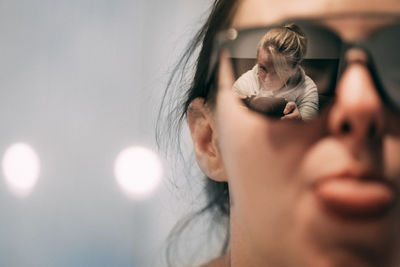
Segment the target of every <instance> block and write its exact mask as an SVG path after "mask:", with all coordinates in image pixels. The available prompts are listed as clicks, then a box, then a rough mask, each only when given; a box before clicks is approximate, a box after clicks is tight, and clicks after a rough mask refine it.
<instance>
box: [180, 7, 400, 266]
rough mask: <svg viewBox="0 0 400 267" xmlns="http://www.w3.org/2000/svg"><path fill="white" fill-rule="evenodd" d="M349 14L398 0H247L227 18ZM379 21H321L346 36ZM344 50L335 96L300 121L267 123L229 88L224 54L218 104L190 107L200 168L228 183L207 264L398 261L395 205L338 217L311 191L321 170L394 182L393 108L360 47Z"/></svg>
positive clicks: (240, 22) (398, 179)
mask: <svg viewBox="0 0 400 267" xmlns="http://www.w3.org/2000/svg"><path fill="white" fill-rule="evenodd" d="M268 10H273V11H274V12H268ZM348 12H357V13H364V12H367V13H368V12H387V13H393V12H397V13H398V14H400V2H398V1H386V0H384V1H382V0H380V1H355V0H339V1H338V0H335V1H333V0H332V1H329V0H322V1H321V0H308V1H276V2H275V1H266V0H246V1H242V3H241V5H240V6H239V9H238V12H237V14H236V15H235V17H234V21H233V25H234V26H236V27H247V26H255V25H262V24H268V23H273V22H276V21H278V20H280V19H284V18H287V17H293V16H296V17H299V16H321V15H322V16H325V15H328V14H338V13H348ZM385 23H387V22H386V21H385V20H384V19H382V20H379V21H376V20H374V21H370V22H368V21H360V20H357V19H353V20H351V19H345V20H340V21H321V24H325V25H327V26H329V27H331V28H332V29H333V30H334V31H336V32H337V33H338V34H340V35H341V36H342V38H344V39H347V40H356V39H358V38H361V37H363V36H366V35H367V34H368V32H369V31H371V29H373V28H374V27H376V25H381V24H385ZM346 58H347V60H348V63H349V64H348V66H347V68H346V70H345V72H344V73H343V75H342V77H341V79H340V80H339V82H338V85H337V90H336V91H337V97H336V102H335V103H334V104H333V106H332V107H331V108H330V110H328V111H326V112H324V113H323V114H321V116H320V117H319V118H318V119H316V120H314V121H313V122H311V123H307V124H304V123H298V122H294V121H271V120H268V119H266V118H264V117H262V116H261V115H259V114H255V113H254V112H251V111H249V110H247V109H246V108H244V107H243V105H242V104H241V102H240V100H239V99H238V97H237V96H236V95H235V94H233V93H232V90H231V86H232V84H233V82H234V81H233V76H232V75H231V73H232V70H231V67H230V65H229V63H228V60H226V59H225V58H224V56H222V58H221V64H220V73H221V75H220V76H219V77H220V78H219V79H220V80H219V91H218V94H217V101H216V106H215V107H209V106H207V105H204V104H203V99H201V98H197V99H195V100H194V101H193V102H192V104H191V105H190V108H189V112H188V123H189V126H190V131H191V134H192V138H193V142H194V151H195V155H196V157H197V160H198V163H199V166H200V168H201V169H202V170H203V172H204V173H205V174H206V175H207V176H209V177H210V178H212V179H215V180H216V181H227V182H228V184H229V190H230V196H231V202H232V204H231V219H230V222H231V243H230V252H229V253H228V254H227V255H225V256H224V257H222V258H220V259H217V260H216V261H213V262H211V263H209V265H207V266H247V267H252V266H318V267H324V266H327V267H328V266H329V267H330V266H398V265H399V262H400V261H399V259H398V258H396V256H397V255H396V254H398V253H397V251H399V240H400V232H399V231H398V225H400V208H399V205H398V204H396V205H395V206H394V207H393V208H392V209H391V211H390V212H388V213H387V214H386V215H385V216H383V217H380V218H379V219H373V220H366V219H365V220H349V219H346V220H344V219H341V218H338V217H337V216H333V215H332V214H330V213H328V212H326V210H325V209H324V208H323V207H322V206H321V203H320V201H319V199H318V197H317V196H316V194H315V192H314V191H313V186H314V185H315V183H316V182H317V181H319V180H320V179H322V178H323V177H327V176H339V175H342V176H345V175H347V176H350V177H351V178H356V179H357V178H358V177H362V176H363V174H364V173H369V174H373V176H374V178H376V179H385V180H387V181H388V182H390V183H393V184H394V187H395V188H399V187H400V157H399V156H398V155H399V154H400V119H399V118H400V116H399V115H397V114H394V113H393V112H392V111H390V110H388V109H387V108H386V107H385V105H384V103H383V102H382V100H381V98H380V97H379V95H378V93H377V91H376V88H375V85H374V83H373V80H372V77H371V74H370V72H369V70H368V69H367V68H366V66H365V60H366V57H365V54H363V52H361V51H357V50H356V51H352V50H350V51H348V53H347V54H346ZM371 129H373V130H371ZM377 177H378V178H377ZM379 177H384V178H379ZM397 257H398V256H397Z"/></svg>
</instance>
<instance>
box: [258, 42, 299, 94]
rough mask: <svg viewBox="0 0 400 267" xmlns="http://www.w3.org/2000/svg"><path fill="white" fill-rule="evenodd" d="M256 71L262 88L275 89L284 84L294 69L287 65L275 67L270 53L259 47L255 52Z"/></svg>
mask: <svg viewBox="0 0 400 267" xmlns="http://www.w3.org/2000/svg"><path fill="white" fill-rule="evenodd" d="M257 73H258V77H259V79H260V82H261V84H262V86H263V88H264V89H266V90H271V91H275V90H279V89H281V88H282V87H283V86H284V85H285V84H286V82H287V81H288V79H289V78H290V77H291V76H292V75H293V74H294V73H295V70H294V69H293V68H289V66H285V68H281V69H276V67H275V64H274V61H273V57H272V55H271V53H270V52H269V51H267V50H266V49H263V48H260V50H259V51H258V53H257Z"/></svg>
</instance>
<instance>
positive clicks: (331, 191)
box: [314, 176, 396, 219]
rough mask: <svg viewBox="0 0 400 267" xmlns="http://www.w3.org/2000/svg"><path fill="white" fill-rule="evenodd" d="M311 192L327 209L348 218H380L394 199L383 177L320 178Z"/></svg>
mask: <svg viewBox="0 0 400 267" xmlns="http://www.w3.org/2000/svg"><path fill="white" fill-rule="evenodd" d="M314 193H315V194H316V196H317V198H318V200H319V201H320V202H321V203H322V204H323V206H324V207H325V208H327V209H328V211H330V212H333V213H334V214H336V215H339V216H341V217H345V218H349V219H356V218H360V219H365V218H380V217H381V216H383V215H384V214H386V212H387V211H388V210H389V209H390V207H392V206H393V204H394V202H395V200H396V191H395V190H394V187H393V186H391V185H390V184H389V183H386V182H384V180H382V179H379V180H378V179H362V178H360V177H351V176H350V177H344V176H341V177H340V176H339V177H329V178H326V179H321V180H319V181H318V182H317V183H316V184H315V187H314Z"/></svg>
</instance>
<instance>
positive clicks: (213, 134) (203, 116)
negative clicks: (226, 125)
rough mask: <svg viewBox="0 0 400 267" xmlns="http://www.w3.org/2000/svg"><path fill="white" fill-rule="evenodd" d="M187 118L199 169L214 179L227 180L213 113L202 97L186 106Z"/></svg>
mask: <svg viewBox="0 0 400 267" xmlns="http://www.w3.org/2000/svg"><path fill="white" fill-rule="evenodd" d="M187 119H188V123H189V128H190V133H191V135H192V140H193V145H194V153H195V155H196V159H197V163H198V164H199V166H200V169H201V170H202V171H203V172H204V173H205V174H206V175H207V176H208V177H209V178H211V179H213V180H215V181H219V182H222V181H227V177H226V172H225V168H224V166H223V162H222V159H221V154H220V152H219V148H218V134H217V131H216V128H215V121H214V117H213V114H212V112H211V110H210V109H209V107H207V105H206V104H205V103H204V98H201V97H198V98H196V99H194V100H193V101H192V102H191V103H190V105H189V108H188V112H187Z"/></svg>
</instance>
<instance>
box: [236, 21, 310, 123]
mask: <svg viewBox="0 0 400 267" xmlns="http://www.w3.org/2000/svg"><path fill="white" fill-rule="evenodd" d="M306 50H307V39H306V36H305V34H304V33H303V32H302V31H301V29H300V28H299V27H298V26H296V25H295V24H288V25H285V26H282V27H276V28H272V29H271V30H269V31H268V32H267V33H266V34H265V35H264V36H263V38H262V39H261V40H260V42H259V44H258V47H257V64H256V65H255V66H254V67H253V68H252V69H251V70H249V71H247V72H246V73H244V74H243V75H242V76H240V77H239V79H238V80H237V81H236V82H235V84H234V85H233V87H234V90H235V91H236V92H237V93H238V94H239V95H240V96H241V97H242V98H245V97H253V96H255V97H263V96H267V97H272V96H273V97H283V98H285V99H286V100H287V101H288V102H289V103H288V104H287V107H286V110H285V111H284V112H285V114H287V115H285V116H284V117H283V118H298V116H299V115H300V117H301V118H302V119H304V120H308V119H311V118H313V117H314V116H315V115H316V113H317V112H318V91H317V87H316V85H315V83H314V82H313V81H312V79H311V78H310V77H308V76H307V75H305V73H304V70H303V69H302V68H301V66H300V63H301V61H302V60H303V58H304V55H305V53H306Z"/></svg>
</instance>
